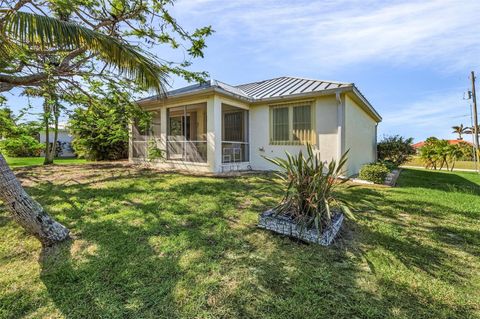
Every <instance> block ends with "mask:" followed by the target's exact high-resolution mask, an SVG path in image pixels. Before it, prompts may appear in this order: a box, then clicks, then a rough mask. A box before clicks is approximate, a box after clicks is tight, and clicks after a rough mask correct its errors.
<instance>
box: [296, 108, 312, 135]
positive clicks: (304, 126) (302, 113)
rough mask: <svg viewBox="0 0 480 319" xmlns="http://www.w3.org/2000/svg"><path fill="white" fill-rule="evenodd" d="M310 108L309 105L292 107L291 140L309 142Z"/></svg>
mask: <svg viewBox="0 0 480 319" xmlns="http://www.w3.org/2000/svg"><path fill="white" fill-rule="evenodd" d="M311 132H312V108H311V106H310V105H300V106H294V107H293V140H294V141H300V142H311V135H312V133H311Z"/></svg>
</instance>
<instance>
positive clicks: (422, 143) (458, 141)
mask: <svg viewBox="0 0 480 319" xmlns="http://www.w3.org/2000/svg"><path fill="white" fill-rule="evenodd" d="M446 141H447V142H448V144H450V145H456V144H459V143H467V144H469V145H473V144H472V143H470V142H468V141H465V140H446ZM424 145H425V141H421V142H418V143H415V144H413V145H412V146H413V148H414V149H415V150H417V151H418V150H419V149H420V148H422V147H423V146H424Z"/></svg>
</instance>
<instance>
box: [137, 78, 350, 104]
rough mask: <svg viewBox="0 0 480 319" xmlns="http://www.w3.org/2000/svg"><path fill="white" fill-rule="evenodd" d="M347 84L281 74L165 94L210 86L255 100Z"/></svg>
mask: <svg viewBox="0 0 480 319" xmlns="http://www.w3.org/2000/svg"><path fill="white" fill-rule="evenodd" d="M349 86H352V84H351V83H340V82H333V81H322V80H310V79H303V78H297V77H287V76H283V77H279V78H274V79H270V80H264V81H260V82H252V83H246V84H241V85H236V86H234V85H230V84H227V83H224V82H221V81H218V80H210V81H206V82H203V83H198V84H193V85H189V86H186V87H183V88H180V89H176V90H172V91H168V92H167V93H166V96H167V97H174V96H178V95H183V94H186V93H194V92H198V91H203V90H207V89H211V88H218V89H220V90H223V91H226V92H229V93H231V94H234V95H237V96H240V97H243V98H246V99H249V100H252V101H255V100H260V99H267V98H275V97H285V96H288V95H295V94H305V93H312V92H321V91H324V90H327V89H336V88H344V87H349ZM158 98H159V96H152V97H148V98H146V99H142V100H140V101H147V100H155V99H158Z"/></svg>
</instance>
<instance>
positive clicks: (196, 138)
mask: <svg viewBox="0 0 480 319" xmlns="http://www.w3.org/2000/svg"><path fill="white" fill-rule="evenodd" d="M206 113H207V106H206V103H201V104H194V105H186V106H180V107H175V108H170V109H168V110H167V116H168V118H167V123H168V127H167V158H168V159H170V160H182V161H188V162H206V161H207V127H206Z"/></svg>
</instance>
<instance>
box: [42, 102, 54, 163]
mask: <svg viewBox="0 0 480 319" xmlns="http://www.w3.org/2000/svg"><path fill="white" fill-rule="evenodd" d="M50 115H51V107H50V105H49V101H48V100H47V98H45V100H44V101H43V125H44V126H45V158H44V160H43V165H49V164H52V163H53V161H50V152H51V149H52V147H51V146H50Z"/></svg>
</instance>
